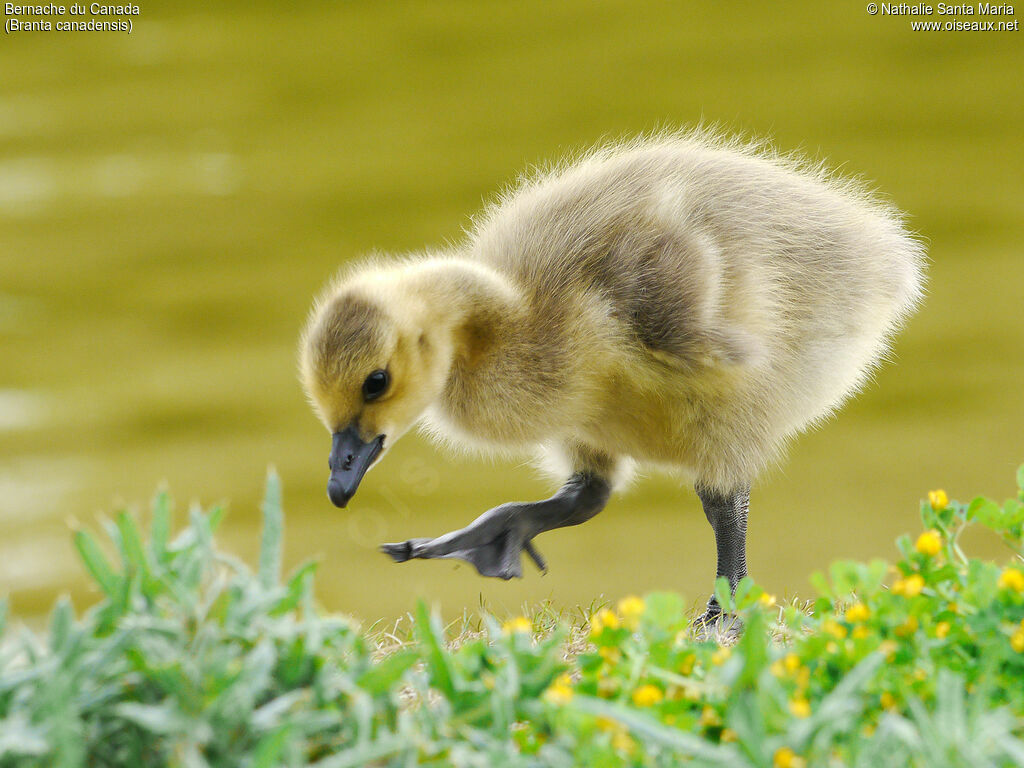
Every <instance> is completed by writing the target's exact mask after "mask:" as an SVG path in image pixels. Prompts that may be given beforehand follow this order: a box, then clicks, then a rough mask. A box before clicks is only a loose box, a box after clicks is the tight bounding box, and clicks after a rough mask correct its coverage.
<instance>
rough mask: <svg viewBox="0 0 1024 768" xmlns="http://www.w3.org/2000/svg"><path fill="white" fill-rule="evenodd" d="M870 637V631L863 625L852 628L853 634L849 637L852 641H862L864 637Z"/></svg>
mask: <svg viewBox="0 0 1024 768" xmlns="http://www.w3.org/2000/svg"><path fill="white" fill-rule="evenodd" d="M870 636H871V630H870V629H868V628H867V627H866V626H864V625H863V624H861V625H859V626H856V627H854V628H853V632H851V633H850V637H852V638H853V639H854V640H863V639H864V638H865V637H870Z"/></svg>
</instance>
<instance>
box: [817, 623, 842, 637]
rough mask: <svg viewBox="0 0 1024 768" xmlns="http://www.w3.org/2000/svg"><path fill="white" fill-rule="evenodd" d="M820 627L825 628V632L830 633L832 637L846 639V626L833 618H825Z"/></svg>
mask: <svg viewBox="0 0 1024 768" xmlns="http://www.w3.org/2000/svg"><path fill="white" fill-rule="evenodd" d="M821 628H822V629H823V630H825V633H826V634H829V635H832V637H834V638H836V639H837V640H844V639H846V627H844V626H843V625H842V624H840V623H839V622H838V621H836V620H835V619H828V620H826V621H825V623H824V624H822V625H821Z"/></svg>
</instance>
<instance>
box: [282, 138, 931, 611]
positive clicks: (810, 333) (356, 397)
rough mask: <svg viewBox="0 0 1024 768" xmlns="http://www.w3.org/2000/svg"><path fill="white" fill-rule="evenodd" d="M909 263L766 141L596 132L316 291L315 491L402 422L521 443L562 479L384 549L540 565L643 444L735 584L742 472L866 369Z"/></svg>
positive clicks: (485, 440)
mask: <svg viewBox="0 0 1024 768" xmlns="http://www.w3.org/2000/svg"><path fill="white" fill-rule="evenodd" d="M924 261H925V256H924V249H923V248H922V245H921V243H920V242H918V241H917V240H916V239H915V238H914V237H913V236H912V235H911V234H910V233H909V232H908V230H907V229H906V227H905V225H904V223H903V217H902V215H901V214H900V213H899V212H898V211H897V210H896V209H894V208H893V207H891V206H890V205H888V204H886V203H884V202H881V201H880V200H878V199H876V198H875V197H874V196H873V195H872V194H870V193H868V192H867V191H865V189H864V188H863V186H862V185H860V184H858V183H855V182H852V181H850V180H844V179H841V178H838V177H836V176H835V175H833V174H831V173H829V172H827V171H825V170H824V169H822V168H821V167H811V166H808V165H807V164H806V163H804V162H802V161H800V160H799V159H794V158H792V157H788V156H780V155H779V154H777V153H775V152H774V151H772V150H771V149H770V148H768V147H766V146H765V145H763V144H747V143H743V142H740V141H737V140H727V139H723V138H721V137H718V136H715V135H713V134H710V133H708V132H693V133H689V134H673V135H662V136H657V137H646V138H641V139H637V140H634V141H631V142H628V143H620V144H613V145H609V146H603V147H600V148H598V149H595V150H592V151H590V152H588V153H586V154H584V155H582V156H580V157H579V158H577V159H575V160H574V161H571V162H566V163H564V164H562V165H560V166H558V167H555V168H554V169H551V170H548V171H545V172H539V173H536V174H534V175H533V176H531V177H528V178H525V179H523V180H522V181H520V182H519V183H518V184H517V185H516V186H515V188H513V189H512V190H511V191H508V192H506V193H505V194H503V195H502V196H501V197H500V198H499V199H498V200H497V201H496V202H494V203H493V204H491V205H490V206H488V207H487V208H486V210H485V211H484V212H483V214H482V216H480V217H479V218H478V219H477V220H476V221H475V222H474V225H473V227H472V228H471V230H470V231H469V233H468V236H467V238H466V240H465V242H463V243H462V244H461V245H457V246H455V247H452V248H450V249H448V250H445V251H437V252H427V253H424V254H421V255H417V256H413V257H410V258H406V259H403V260H386V259H377V260H373V261H370V262H368V263H364V264H362V265H361V266H358V267H356V268H355V269H353V270H351V271H349V272H347V273H346V274H343V275H342V276H341V277H340V278H339V279H338V280H336V281H335V282H334V283H333V284H331V285H330V286H329V288H328V289H327V290H326V292H325V293H324V294H323V295H322V297H321V298H320V299H319V300H318V301H317V302H316V304H315V306H314V308H313V311H312V314H311V316H310V319H309V322H308V325H307V327H306V329H305V332H304V334H303V337H302V342H301V350H300V359H301V360H300V367H301V377H302V380H303V383H304V386H305V389H306V392H307V394H308V396H309V399H310V401H311V403H312V406H313V408H314V409H315V411H316V413H317V414H318V416H319V418H320V419H321V420H322V421H323V423H324V424H325V425H326V427H327V429H328V431H329V432H331V433H332V435H333V444H332V449H331V452H330V458H329V460H328V463H329V466H330V479H329V481H328V485H327V494H328V496H329V497H330V500H331V501H332V502H333V503H334V504H335V505H337V506H338V507H344V506H345V505H346V504H347V503H348V502H349V500H350V499H351V498H352V495H353V494H354V493H355V491H356V488H357V487H358V485H359V483H360V481H361V480H362V478H363V475H364V474H365V472H366V471H367V469H368V468H369V467H370V466H371V465H373V464H374V463H375V462H377V461H378V460H379V459H380V457H381V456H382V455H383V454H384V453H385V452H386V451H387V449H388V448H389V447H390V446H391V445H393V444H394V442H395V441H396V440H398V438H399V437H401V436H402V435H403V434H404V433H405V432H406V431H407V430H408V429H409V428H410V427H411V426H413V425H414V424H420V425H422V426H425V428H426V431H427V432H428V433H429V434H431V435H433V436H435V437H439V438H442V439H443V440H446V441H448V442H451V443H455V444H459V445H464V446H469V447H473V448H478V449H484V450H492V451H494V450H496V451H499V452H504V453H507V454H513V455H515V454H523V453H533V454H535V455H537V456H538V457H540V461H541V464H542V466H543V467H544V468H546V469H553V470H555V471H556V472H557V473H559V474H560V476H561V477H562V478H563V479H564V478H566V477H567V478H568V479H567V480H565V481H564V485H563V486H562V487H561V489H560V490H559V491H558V492H557V493H555V494H554V495H553V496H552V497H551V498H549V499H545V500H543V501H535V502H513V503H509V504H502V505H500V506H498V507H495V508H494V509H491V510H489V511H488V512H485V513H484V514H483V515H481V516H480V517H478V518H477V519H476V520H475V521H474V522H473V523H471V524H470V525H469V526H467V527H465V528H462V529H461V530H457V531H453V532H451V533H448V534H446V535H443V536H440V537H438V538H432V539H431V538H417V539H410V540H408V541H405V542H401V543H396V544H384V545H382V547H381V548H382V550H383V551H384V552H385V553H387V554H388V555H390V556H391V557H392V558H393V559H394V560H396V561H397V562H405V561H406V560H410V559H413V558H458V559H461V560H465V561H467V562H469V563H472V564H473V566H475V568H476V570H477V571H478V572H479V573H480V574H481V575H483V576H496V577H499V578H502V579H510V578H512V577H520V576H522V565H521V555H522V553H523V552H525V553H526V554H527V555H528V556H529V557H530V558H531V559H532V560H533V562H534V563H536V565H537V566H538V568H540V569H541V570H544V569H545V568H546V566H545V563H544V560H543V558H542V557H541V555H540V553H539V552H538V551H537V549H536V547H535V545H534V543H533V539H534V538H535V537H536V536H537V535H538V534H541V533H543V532H545V531H550V530H552V529H555V528H561V527H564V526H570V525H579V524H580V523H583V522H586V521H587V520H589V519H590V518H592V517H593V516H594V515H596V514H597V513H598V512H600V511H601V509H603V508H604V506H605V505H606V503H607V502H608V499H609V496H610V495H611V492H612V490H613V489H616V488H618V487H620V486H621V485H623V484H624V483H625V482H626V481H627V480H628V478H629V476H630V474H631V473H632V471H633V470H634V469H635V467H636V466H637V465H638V464H639V465H646V466H648V467H652V468H667V469H670V470H679V471H681V472H682V473H683V474H684V476H686V477H689V478H690V479H691V480H692V482H693V483H694V486H695V489H696V492H697V495H698V497H699V498H700V501H701V503H702V505H703V508H704V513H705V515H706V516H707V519H708V521H709V522H710V524H711V527H712V528H713V530H714V534H715V541H716V546H717V555H718V562H717V575H718V576H724V577H726V578H727V579H728V581H729V584H730V585H731V587H732V588H733V589H735V588H736V585H737V583H738V582H739V581H740V580H741V579H742V578H743V577H744V576H745V575H746V573H747V565H746V532H747V511H748V505H749V497H750V484H751V482H752V481H753V479H754V478H755V477H756V476H757V474H758V473H759V472H760V471H761V470H763V469H764V468H765V467H766V466H767V465H769V464H770V463H771V462H772V461H773V460H775V459H777V458H778V457H779V455H780V452H781V451H782V449H783V447H784V446H785V444H786V442H787V440H788V439H789V438H790V437H791V436H793V435H795V434H796V433H797V432H799V431H800V430H802V429H804V428H806V427H808V425H812V424H814V423H816V422H818V421H820V420H822V419H823V418H825V417H826V416H827V415H829V414H830V413H831V412H832V411H834V410H835V409H836V408H837V407H838V406H839V405H840V404H841V403H842V402H843V401H844V400H846V398H847V397H849V396H850V395H851V394H852V393H854V392H855V391H856V390H857V389H858V387H860V386H861V385H862V384H863V383H864V381H865V379H866V378H867V377H868V376H869V374H870V373H871V371H872V370H873V369H874V368H875V366H877V365H878V363H879V361H880V360H881V359H882V358H883V356H884V355H885V354H886V351H887V349H888V345H889V342H890V340H891V338H892V335H893V333H894V332H895V331H896V330H897V329H898V327H899V326H900V325H901V324H902V322H903V321H904V320H905V319H906V318H907V316H908V315H909V314H910V313H911V311H912V310H913V309H914V307H915V305H916V304H917V303H918V301H919V298H920V296H921V292H922V280H923V266H924ZM721 610H722V609H721V607H720V606H719V605H718V602H717V601H716V600H715V598H714V597H712V598H711V600H710V601H709V602H708V606H707V611H706V613H705V614H704V616H702V617H701V621H704V622H711V621H714V620H716V619H717V618H719V617H720V616H721Z"/></svg>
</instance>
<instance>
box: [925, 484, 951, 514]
mask: <svg viewBox="0 0 1024 768" xmlns="http://www.w3.org/2000/svg"><path fill="white" fill-rule="evenodd" d="M928 503H929V504H931V505H932V509H945V508H946V507H948V506H949V496H947V495H946V492H945V491H944V490H942V489H941V488H939V489H938V490H935V491H928Z"/></svg>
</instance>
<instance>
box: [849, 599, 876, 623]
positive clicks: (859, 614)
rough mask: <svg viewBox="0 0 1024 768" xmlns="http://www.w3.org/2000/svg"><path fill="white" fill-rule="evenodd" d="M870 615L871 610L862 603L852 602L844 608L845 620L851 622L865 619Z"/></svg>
mask: <svg viewBox="0 0 1024 768" xmlns="http://www.w3.org/2000/svg"><path fill="white" fill-rule="evenodd" d="M870 617H871V610H870V609H869V608H868V607H867V606H866V605H864V603H854V604H853V605H851V606H850V607H849V608H847V609H846V620H847V621H848V622H850V623H851V624H856V623H858V622H860V621H867V620H868V619H869V618H870Z"/></svg>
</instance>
